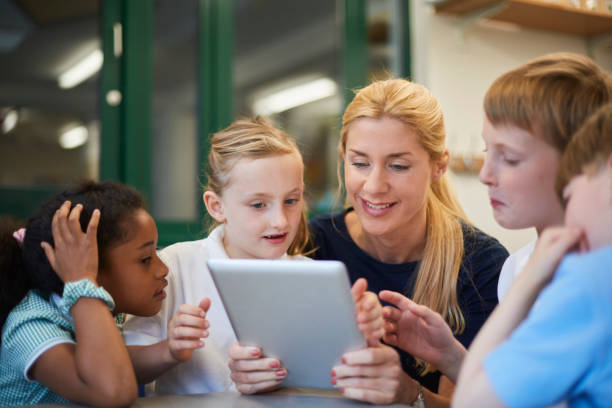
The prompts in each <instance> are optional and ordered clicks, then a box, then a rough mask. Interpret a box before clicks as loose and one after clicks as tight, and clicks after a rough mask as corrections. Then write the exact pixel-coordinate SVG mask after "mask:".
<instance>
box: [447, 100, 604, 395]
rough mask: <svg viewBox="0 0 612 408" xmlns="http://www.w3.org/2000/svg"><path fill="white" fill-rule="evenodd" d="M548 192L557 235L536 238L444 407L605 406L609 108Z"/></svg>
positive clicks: (572, 148)
mask: <svg viewBox="0 0 612 408" xmlns="http://www.w3.org/2000/svg"><path fill="white" fill-rule="evenodd" d="M556 187H557V193H558V195H559V197H560V198H561V200H562V202H563V204H564V205H565V226H564V227H557V228H551V229H549V230H547V231H545V232H544V234H542V236H541V237H540V239H539V240H538V243H537V245H536V249H535V250H534V253H533V255H532V257H531V258H530V260H529V262H528V264H527V266H526V268H527V269H529V271H528V272H526V273H522V274H521V275H519V277H518V278H517V280H516V281H515V283H514V284H513V285H512V287H511V289H510V292H509V293H508V295H507V297H506V299H505V300H504V302H502V303H501V304H500V305H499V307H498V308H497V309H496V310H495V311H494V312H493V314H492V315H491V317H490V318H489V320H487V322H486V323H485V325H484V326H483V328H482V330H481V332H480V333H479V334H478V335H477V337H476V339H475V340H474V342H473V343H472V347H471V348H470V350H469V353H468V355H467V357H466V359H465V362H464V365H463V367H462V369H461V372H460V374H459V381H458V384H457V390H456V392H455V395H454V399H453V406H456V407H473V406H486V407H503V406H511V407H537V406H548V405H552V404H554V403H557V402H561V401H566V402H567V403H568V404H569V406H571V407H606V406H608V407H609V406H611V405H610V404H612V313H611V311H612V104H608V105H605V106H603V107H602V108H601V109H599V110H598V111H597V112H596V113H595V114H594V115H593V116H592V117H591V118H590V119H589V120H588V121H587V122H586V123H585V124H584V126H583V127H582V128H581V129H580V130H579V131H578V132H577V133H576V135H575V136H574V137H573V138H572V140H571V142H570V143H569V145H568V147H567V149H566V151H565V153H564V155H563V159H562V162H561V166H560V170H559V174H558V176H557V186H556ZM575 249H577V250H578V251H577V253H572V254H568V255H566V254H567V252H568V251H570V250H575ZM536 299H537V303H536V304H535V306H534V303H535V302H536ZM532 306H534V307H532Z"/></svg>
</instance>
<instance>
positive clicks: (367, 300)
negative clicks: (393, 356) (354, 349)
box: [351, 278, 385, 347]
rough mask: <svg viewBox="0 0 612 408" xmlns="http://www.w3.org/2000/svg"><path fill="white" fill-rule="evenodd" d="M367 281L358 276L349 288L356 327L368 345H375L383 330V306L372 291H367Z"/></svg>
mask: <svg viewBox="0 0 612 408" xmlns="http://www.w3.org/2000/svg"><path fill="white" fill-rule="evenodd" d="M367 288H368V282H367V281H366V280H365V279H364V278H359V279H357V281H356V282H355V284H353V287H352V288H351V294H352V296H353V300H354V302H355V310H356V316H355V319H356V320H357V327H358V328H359V331H360V332H361V333H362V334H363V336H364V337H365V339H366V341H367V343H368V346H372V347H376V346H378V343H379V342H380V339H381V338H382V336H383V334H384V333H385V330H384V320H383V307H382V305H381V304H380V302H379V301H378V297H377V296H376V294H375V293H373V292H367V291H366V290H367Z"/></svg>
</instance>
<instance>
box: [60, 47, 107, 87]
mask: <svg viewBox="0 0 612 408" xmlns="http://www.w3.org/2000/svg"><path fill="white" fill-rule="evenodd" d="M103 60H104V56H103V54H102V51H100V50H99V49H96V50H94V51H93V52H91V53H90V54H88V55H87V56H86V57H85V58H83V59H82V60H80V61H79V62H77V63H76V64H74V65H73V66H72V67H70V68H68V69H67V70H66V71H64V72H63V73H62V74H61V75H60V76H59V77H58V78H57V83H58V85H59V87H60V88H63V89H68V88H72V87H75V86H77V85H78V84H80V83H81V82H83V81H85V80H86V79H87V78H89V77H91V76H92V75H94V74H95V73H96V72H98V71H99V70H100V68H101V67H102V61H103Z"/></svg>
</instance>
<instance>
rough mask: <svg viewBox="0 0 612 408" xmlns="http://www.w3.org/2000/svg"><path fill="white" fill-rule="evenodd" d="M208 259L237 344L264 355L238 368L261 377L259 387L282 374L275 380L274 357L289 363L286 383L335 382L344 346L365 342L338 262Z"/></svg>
mask: <svg viewBox="0 0 612 408" xmlns="http://www.w3.org/2000/svg"><path fill="white" fill-rule="evenodd" d="M208 266H209V269H210V272H211V275H212V276H213V279H214V281H215V284H216V286H217V289H218V291H219V294H220V295H221V299H222V300H223V303H224V306H225V308H226V311H227V313H228V316H229V318H230V321H231V323H232V325H233V327H234V330H235V332H236V335H237V337H238V339H239V342H240V344H241V345H242V346H256V347H259V348H261V352H262V353H263V355H264V356H266V357H267V358H263V359H261V358H259V356H258V355H254V356H252V361H248V360H244V361H240V362H237V363H239V364H244V365H245V366H248V369H246V368H245V369H246V370H249V371H250V373H244V372H243V373H241V374H240V375H252V376H253V377H255V376H260V377H261V379H262V387H261V388H260V387H254V388H257V389H256V390H254V391H260V390H261V389H262V388H267V387H272V386H273V385H274V384H275V383H277V382H280V381H278V379H281V380H282V378H284V377H283V376H281V375H279V376H278V379H276V371H275V369H276V367H270V364H273V363H274V362H276V361H279V362H281V363H282V366H283V367H285V368H286V373H287V375H286V379H285V380H284V381H283V385H286V386H294V387H310V388H333V387H332V385H331V384H330V370H331V368H332V367H333V366H335V365H337V364H340V359H341V357H342V355H343V354H344V353H345V352H347V351H351V350H358V349H362V348H364V347H366V342H365V339H364V337H363V335H362V334H361V332H360V331H359V329H358V327H357V323H356V321H355V304H354V302H353V299H352V296H351V290H350V289H351V288H350V283H349V280H348V277H347V274H346V270H345V268H344V265H343V264H342V263H341V262H335V261H270V260H227V259H225V260H210V261H209V262H208ZM364 290H365V289H364ZM365 300H367V299H365ZM366 315H367V314H366ZM374 331H375V330H374ZM253 350H254V349H251V348H248V347H239V348H238V349H236V348H234V349H233V351H234V352H241V353H245V352H247V353H248V352H249V351H253ZM255 350H256V349H255ZM241 357H248V356H241ZM249 363H251V364H249ZM261 365H263V366H261ZM260 366H261V367H260ZM266 366H267V367H266ZM262 370H263V371H262ZM277 371H280V372H282V369H281V367H280V365H279V367H278V370H277ZM271 373H274V375H272V376H271V375H270V374H271ZM279 374H280V373H279ZM250 380H254V378H250ZM263 384H265V386H263ZM241 391H242V390H241ZM247 392H248V391H247Z"/></svg>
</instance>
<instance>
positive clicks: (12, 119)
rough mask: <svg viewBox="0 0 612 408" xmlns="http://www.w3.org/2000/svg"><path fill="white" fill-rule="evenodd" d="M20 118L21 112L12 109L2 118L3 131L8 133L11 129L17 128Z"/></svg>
mask: <svg viewBox="0 0 612 408" xmlns="http://www.w3.org/2000/svg"><path fill="white" fill-rule="evenodd" d="M18 120H19V114H18V113H17V111H16V110H14V109H11V110H10V111H8V112H7V113H6V115H4V119H3V120H2V133H4V134H6V133H8V132H10V131H11V130H13V129H15V126H17V121H18Z"/></svg>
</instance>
